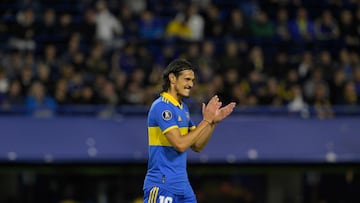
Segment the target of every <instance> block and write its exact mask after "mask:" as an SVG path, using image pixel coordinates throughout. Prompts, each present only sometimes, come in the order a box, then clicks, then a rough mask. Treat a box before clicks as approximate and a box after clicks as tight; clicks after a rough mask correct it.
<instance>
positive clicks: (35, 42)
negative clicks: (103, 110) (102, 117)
mask: <svg viewBox="0 0 360 203" xmlns="http://www.w3.org/2000/svg"><path fill="white" fill-rule="evenodd" d="M0 18H1V21H0V42H1V43H0V44H1V45H0V58H1V60H0V106H2V107H11V106H16V105H25V106H26V107H27V108H28V110H29V111H31V110H32V109H36V108H42V107H45V108H50V109H56V108H57V107H58V106H60V105H68V104H70V105H110V106H119V105H149V104H150V103H151V102H152V101H153V99H154V98H155V97H157V95H158V93H159V91H161V81H162V70H163V69H164V68H165V67H166V65H167V64H168V63H169V62H170V61H171V60H173V59H175V58H178V57H181V58H185V59H187V60H189V61H191V62H192V63H193V64H194V66H195V67H196V68H197V69H196V75H197V80H196V85H195V86H194V88H193V97H192V98H191V99H189V101H188V102H189V105H190V106H191V105H193V104H194V105H193V106H196V105H197V104H199V103H201V102H204V101H206V100H207V99H208V98H210V97H211V96H212V95H214V94H218V95H219V96H220V97H221V98H222V100H223V101H224V102H225V103H227V102H229V101H236V102H237V103H238V104H239V106H240V107H248V106H287V107H288V108H289V109H290V110H292V111H300V110H302V109H304V108H307V107H309V106H318V107H321V108H327V107H331V106H334V105H347V106H348V105H350V106H356V105H359V104H360V52H359V50H360V3H359V2H358V1H357V0H317V1H312V0H242V1H236V0H225V1H220V0H213V1H211V0H187V1H180V2H179V1H166V0H124V1H116V0H99V1H95V0H77V1H72V0H15V1H14V0H11V1H10V0H2V1H1V3H0ZM330 114H331V113H330ZM330 116H331V115H330Z"/></svg>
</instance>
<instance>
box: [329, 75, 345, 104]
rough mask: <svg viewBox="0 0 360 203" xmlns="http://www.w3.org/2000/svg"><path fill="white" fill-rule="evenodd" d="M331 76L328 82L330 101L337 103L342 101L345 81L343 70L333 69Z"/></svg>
mask: <svg viewBox="0 0 360 203" xmlns="http://www.w3.org/2000/svg"><path fill="white" fill-rule="evenodd" d="M332 78H333V79H332V80H331V81H330V83H329V88H330V102H331V103H332V104H338V105H339V104H342V103H343V92H344V86H345V83H346V82H347V80H346V76H345V72H344V71H343V70H335V72H334V73H333V77H332Z"/></svg>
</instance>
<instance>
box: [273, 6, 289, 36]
mask: <svg viewBox="0 0 360 203" xmlns="http://www.w3.org/2000/svg"><path fill="white" fill-rule="evenodd" d="M289 26H290V24H289V13H288V10H287V9H286V8H280V9H279V10H278V12H277V14H276V19H275V29H276V31H275V32H276V34H275V37H276V38H277V39H279V40H281V41H285V42H287V41H289V40H290V39H291V35H290V27H289Z"/></svg>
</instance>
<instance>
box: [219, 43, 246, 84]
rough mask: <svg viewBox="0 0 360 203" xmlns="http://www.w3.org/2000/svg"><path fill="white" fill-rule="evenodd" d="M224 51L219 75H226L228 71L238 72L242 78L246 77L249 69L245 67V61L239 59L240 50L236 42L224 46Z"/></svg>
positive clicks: (220, 60)
mask: <svg viewBox="0 0 360 203" xmlns="http://www.w3.org/2000/svg"><path fill="white" fill-rule="evenodd" d="M223 48H224V51H223V52H222V54H221V55H220V56H219V63H220V67H219V70H216V71H217V73H220V74H224V73H226V72H227V71H228V70H231V69H234V70H238V72H239V74H240V78H243V77H246V76H247V74H248V67H246V66H243V64H244V61H242V60H241V59H240V58H239V49H238V44H237V43H236V41H228V42H226V43H225V44H224V47H223Z"/></svg>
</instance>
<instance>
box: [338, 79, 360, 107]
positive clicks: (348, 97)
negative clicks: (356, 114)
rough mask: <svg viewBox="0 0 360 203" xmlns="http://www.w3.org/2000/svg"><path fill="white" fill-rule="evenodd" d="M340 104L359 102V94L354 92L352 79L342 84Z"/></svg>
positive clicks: (350, 104)
mask: <svg viewBox="0 0 360 203" xmlns="http://www.w3.org/2000/svg"><path fill="white" fill-rule="evenodd" d="M343 92H344V94H343V96H342V102H341V104H342V105H347V106H356V105H359V104H360V101H359V99H360V98H359V94H357V92H356V85H355V83H354V82H353V81H347V82H346V83H345V85H344V90H343Z"/></svg>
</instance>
